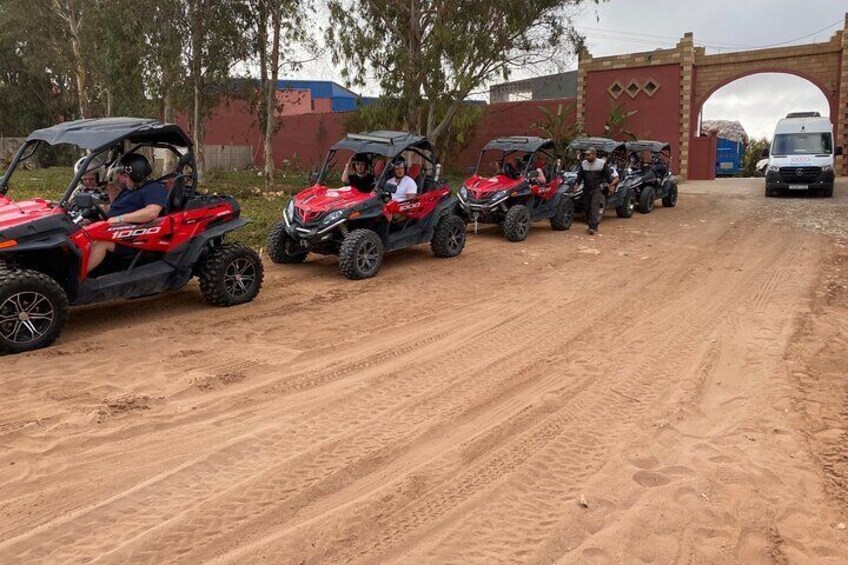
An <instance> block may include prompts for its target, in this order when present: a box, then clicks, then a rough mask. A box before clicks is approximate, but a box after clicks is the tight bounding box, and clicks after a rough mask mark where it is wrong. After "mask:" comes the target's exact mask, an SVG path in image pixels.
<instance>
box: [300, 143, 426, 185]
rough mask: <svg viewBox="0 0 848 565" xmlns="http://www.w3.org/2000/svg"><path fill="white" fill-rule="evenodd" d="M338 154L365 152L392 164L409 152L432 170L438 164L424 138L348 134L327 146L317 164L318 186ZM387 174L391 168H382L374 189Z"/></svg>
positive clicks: (385, 178)
mask: <svg viewBox="0 0 848 565" xmlns="http://www.w3.org/2000/svg"><path fill="white" fill-rule="evenodd" d="M339 151H351V152H352V153H353V154H354V155H356V154H357V153H367V154H368V155H370V156H371V159H372V160H373V159H374V157H384V158H385V159H387V160H388V161H394V160H395V159H396V158H397V157H398V156H399V155H401V154H402V153H406V152H412V153H415V154H416V155H418V156H419V157H421V158H422V159H423V160H424V161H426V162H427V163H429V164H430V165H431V166H432V169H433V170H436V167H437V166H438V164H439V162H438V160H437V159H436V157H435V154H434V153H435V148H434V147H433V144H432V143H430V141H429V140H428V139H427V138H426V137H424V136H421V135H414V134H411V133H408V132H400V131H374V132H366V133H349V134H347V135H346V136H345V137H344V138H343V139H342V140H340V141H338V142H336V143H335V144H333V146H332V147H330V150H329V151H328V152H327V156H326V157H324V163H323V164H322V165H321V171H320V172H319V173H318V178H317V179H316V180H315V182H316V183H317V184H321V182H322V181H323V179H324V176H325V175H326V174H327V173H328V172H329V168H330V164H331V163H332V161H333V157H335V155H336V153H338V152H339ZM425 151H429V152H430V154H429V155H428V154H427V153H425ZM390 174H391V167H389V166H386V167H384V168H383V171H382V172H381V173H380V176H379V177H378V178H376V179H375V181H376V182H375V186H380V184H381V183H383V182H385V180H387V177H388V176H389V175H390Z"/></svg>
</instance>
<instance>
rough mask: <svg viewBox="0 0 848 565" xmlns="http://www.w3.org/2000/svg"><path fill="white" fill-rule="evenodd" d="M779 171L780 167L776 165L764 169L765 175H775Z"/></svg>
mask: <svg viewBox="0 0 848 565" xmlns="http://www.w3.org/2000/svg"><path fill="white" fill-rule="evenodd" d="M779 171H780V167H778V166H777V165H769V166H768V167H766V174H769V173H777V172H779Z"/></svg>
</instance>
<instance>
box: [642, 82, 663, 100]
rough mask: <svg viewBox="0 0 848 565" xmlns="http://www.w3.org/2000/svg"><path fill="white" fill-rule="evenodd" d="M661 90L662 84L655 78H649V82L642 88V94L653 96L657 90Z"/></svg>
mask: <svg viewBox="0 0 848 565" xmlns="http://www.w3.org/2000/svg"><path fill="white" fill-rule="evenodd" d="M659 89H660V83H658V82H657V81H656V79H654V78H649V79H648V81H647V82H646V83H645V84H644V85H643V86H642V92H644V93H645V94H647V95H648V96H653V95H654V93H656V91H657V90H659Z"/></svg>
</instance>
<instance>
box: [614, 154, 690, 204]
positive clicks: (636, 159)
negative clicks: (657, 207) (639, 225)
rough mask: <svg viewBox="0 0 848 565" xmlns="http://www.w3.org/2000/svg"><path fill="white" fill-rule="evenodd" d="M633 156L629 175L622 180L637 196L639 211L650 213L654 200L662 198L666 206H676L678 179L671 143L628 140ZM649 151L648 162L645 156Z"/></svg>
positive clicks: (628, 170) (628, 171)
mask: <svg viewBox="0 0 848 565" xmlns="http://www.w3.org/2000/svg"><path fill="white" fill-rule="evenodd" d="M625 147H626V149H627V153H628V155H630V157H629V160H630V163H629V166H628V169H627V176H626V178H625V179H624V182H623V183H622V184H623V185H624V186H625V187H626V188H628V189H629V190H632V191H633V192H634V193H635V194H636V197H637V202H638V203H639V204H638V208H639V211H640V212H641V213H643V214H649V213H651V212H652V211H653V209H654V202H655V201H656V200H657V199H658V198H662V204H663V207H664V208H674V207H675V206H677V180H676V179H675V177H674V173H672V172H671V161H672V160H671V146H670V145H669V144H668V143H662V142H659V141H645V140H639V141H628V142H627V143H625ZM645 153H650V155H651V158H650V160H649V161H645V160H643V159H642V155H643V154H645Z"/></svg>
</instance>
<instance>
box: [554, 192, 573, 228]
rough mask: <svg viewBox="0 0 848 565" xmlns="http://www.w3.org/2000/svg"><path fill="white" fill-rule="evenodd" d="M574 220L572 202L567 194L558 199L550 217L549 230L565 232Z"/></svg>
mask: <svg viewBox="0 0 848 565" xmlns="http://www.w3.org/2000/svg"><path fill="white" fill-rule="evenodd" d="M573 220H574V200H572V199H571V197H570V196H568V195H567V194H563V195H562V196H561V197H560V200H559V204H557V207H556V210H554V215H553V216H551V229H552V230H554V231H565V230H567V229H569V228H570V227H571V222H572V221H573Z"/></svg>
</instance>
